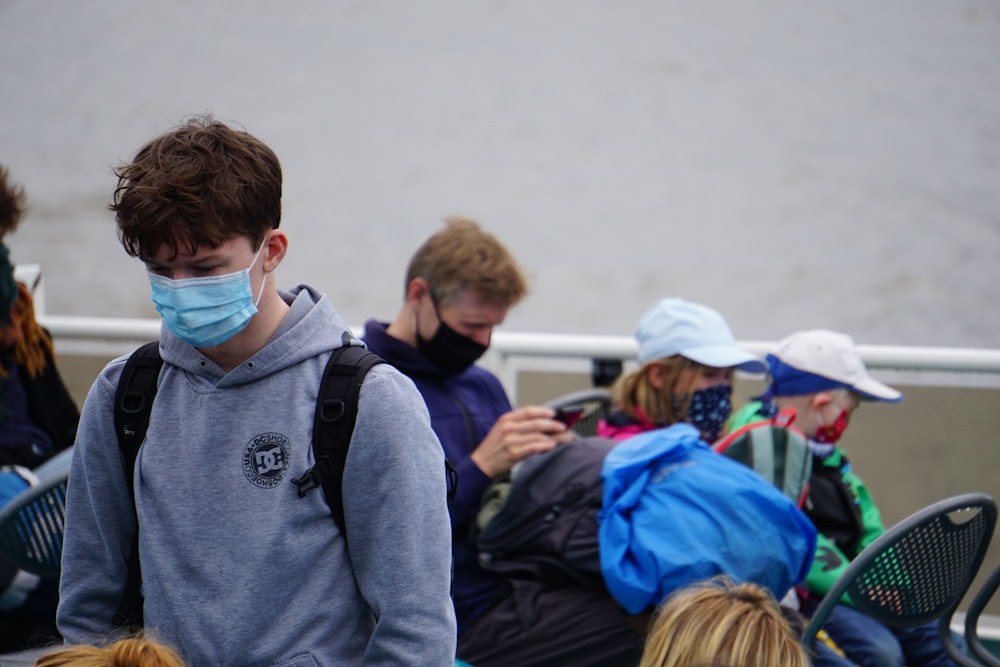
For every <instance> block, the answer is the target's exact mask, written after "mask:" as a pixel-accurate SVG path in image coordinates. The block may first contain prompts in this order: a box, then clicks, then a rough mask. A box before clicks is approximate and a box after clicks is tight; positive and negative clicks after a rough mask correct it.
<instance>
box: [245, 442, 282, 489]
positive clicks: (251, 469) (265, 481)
mask: <svg viewBox="0 0 1000 667" xmlns="http://www.w3.org/2000/svg"><path fill="white" fill-rule="evenodd" d="M286 472H288V438H286V437H285V436H283V435H281V434H280V433H261V434H260V435H258V436H256V437H254V438H253V439H252V440H251V441H250V442H248V443H247V446H246V449H244V450H243V474H245V475H246V476H247V479H249V480H250V481H251V482H252V483H253V484H256V485H257V486H259V487H260V488H262V489H271V488H274V487H276V486H278V485H279V484H281V480H282V479H284V477H285V473H286Z"/></svg>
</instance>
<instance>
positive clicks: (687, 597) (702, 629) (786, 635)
mask: <svg viewBox="0 0 1000 667" xmlns="http://www.w3.org/2000/svg"><path fill="white" fill-rule="evenodd" d="M704 664H724V665H732V666H733V667H809V660H808V658H807V657H806V653H805V651H804V650H803V648H802V645H801V644H800V643H799V639H798V637H797V636H796V635H795V632H794V631H793V630H792V626H791V625H790V624H789V623H788V621H787V620H786V619H785V617H784V615H783V614H782V613H781V608H780V607H779V606H778V602H777V600H775V599H774V596H772V595H771V593H770V592H769V591H768V590H767V589H765V588H761V587H760V586H757V585H756V584H735V583H733V582H732V581H731V580H729V579H727V578H725V577H717V578H714V579H711V580H709V581H707V582H702V583H699V584H693V585H691V586H688V587H685V588H682V589H680V590H678V591H677V592H675V593H674V594H673V595H671V596H670V597H669V598H667V600H666V601H665V602H664V603H663V604H662V606H660V608H659V609H658V610H657V612H656V614H655V616H654V617H653V621H652V624H651V626H650V630H649V633H648V635H647V637H646V644H645V648H644V650H643V654H642V661H641V662H640V663H639V665H640V667H692V666H694V665H704Z"/></svg>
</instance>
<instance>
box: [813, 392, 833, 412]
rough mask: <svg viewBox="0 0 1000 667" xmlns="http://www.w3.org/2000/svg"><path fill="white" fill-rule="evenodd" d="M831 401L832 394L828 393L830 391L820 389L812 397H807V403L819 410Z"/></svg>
mask: <svg viewBox="0 0 1000 667" xmlns="http://www.w3.org/2000/svg"><path fill="white" fill-rule="evenodd" d="M831 401H833V396H831V395H830V392H828V391H821V392H817V393H815V394H813V395H812V398H811V399H809V405H811V406H812V407H813V408H814V409H816V410H820V409H822V408H823V407H825V406H827V405H829V404H830V402H831Z"/></svg>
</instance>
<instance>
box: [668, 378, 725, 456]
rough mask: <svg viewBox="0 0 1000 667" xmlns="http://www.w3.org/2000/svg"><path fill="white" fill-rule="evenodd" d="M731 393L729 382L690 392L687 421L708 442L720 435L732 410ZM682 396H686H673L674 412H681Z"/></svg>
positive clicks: (710, 442)
mask: <svg viewBox="0 0 1000 667" xmlns="http://www.w3.org/2000/svg"><path fill="white" fill-rule="evenodd" d="M732 394H733V388H732V386H731V385H729V384H717V385H715V386H714V387H709V388H708V389H699V390H698V391H696V392H694V393H693V394H690V396H691V405H689V406H688V410H687V422H688V423H689V424H691V425H692V426H694V427H695V428H696V429H698V430H699V431H701V437H702V438H703V439H704V440H705V441H706V442H707V443H709V444H712V443H713V442H715V441H716V440H718V439H719V436H721V435H722V428H723V427H724V426H725V424H726V420H727V419H729V414H730V413H731V412H732V411H733V403H732ZM684 398H686V396H674V397H673V399H674V413H675V414H680V413H681V407H682V406H683V399H684Z"/></svg>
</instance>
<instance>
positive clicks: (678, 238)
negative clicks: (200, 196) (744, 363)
mask: <svg viewBox="0 0 1000 667" xmlns="http://www.w3.org/2000/svg"><path fill="white" fill-rule="evenodd" d="M202 112H212V113H213V114H214V115H215V116H216V117H217V118H219V119H220V120H224V121H231V122H236V123H239V124H241V125H243V126H244V127H245V128H246V129H248V130H249V131H250V132H252V133H254V134H256V135H257V136H259V137H261V138H262V139H263V140H265V141H266V142H268V143H269V144H270V145H271V146H272V147H273V148H274V149H275V150H276V152H277V153H278V155H279V157H280V158H281V160H282V164H283V168H284V172H285V190H284V219H283V223H282V226H283V227H284V228H285V229H286V230H287V232H288V234H289V236H290V249H289V255H288V258H287V260H286V261H285V263H284V264H283V265H282V266H281V268H280V269H279V271H278V282H279V284H281V285H284V286H287V285H291V284H294V283H296V282H300V281H305V282H309V283H312V284H314V285H316V286H318V287H320V288H321V289H323V290H324V291H327V292H329V293H330V295H331V297H332V298H333V301H334V304H335V305H336V307H337V308H338V310H340V311H341V313H342V314H343V315H344V317H345V318H346V319H347V320H348V321H349V322H351V323H360V322H362V321H363V320H364V319H366V318H368V317H370V316H377V317H379V318H383V319H389V318H391V317H392V316H393V315H394V314H395V312H396V309H397V308H398V306H399V303H400V301H401V298H402V289H403V285H402V283H403V271H404V266H405V264H406V261H407V260H408V258H409V256H410V255H411V253H412V252H413V250H414V249H415V248H416V247H417V246H418V245H419V244H420V243H421V242H422V241H423V240H424V239H425V238H426V237H427V236H428V235H429V234H431V233H433V232H434V231H436V230H437V229H438V228H439V227H440V224H441V223H440V220H441V219H442V218H443V217H445V216H447V215H450V214H464V215H468V216H471V217H474V218H476V219H478V220H480V221H481V222H482V223H483V224H484V226H485V227H487V228H488V229H490V230H491V231H493V232H495V233H496V234H497V235H498V236H499V237H500V238H501V239H502V240H503V241H505V242H506V243H507V244H508V245H509V246H510V247H511V249H512V250H513V251H514V253H515V254H516V256H517V257H518V258H519V259H520V260H521V262H522V263H523V264H524V266H525V268H526V269H527V270H528V272H529V274H530V276H531V279H532V293H531V295H530V296H529V297H528V299H527V300H526V301H525V302H524V303H523V304H521V305H520V306H518V307H517V308H515V309H514V310H513V311H511V313H510V316H509V317H508V320H507V323H506V325H505V327H504V329H505V330H508V331H530V332H554V333H586V334H624V335H628V334H630V333H631V332H632V329H633V327H634V325H635V322H636V321H637V320H638V318H639V316H640V315H641V314H642V312H643V311H644V310H645V308H646V307H647V306H649V305H650V304H651V303H652V302H653V301H655V300H656V299H658V298H660V297H662V296H668V295H674V296H683V297H686V298H689V299H693V300H697V301H702V302H704V303H707V304H710V305H712V306H714V307H716V308H718V309H719V310H720V311H721V312H722V313H723V314H724V315H725V316H726V318H727V319H728V321H729V323H730V325H731V326H732V328H733V330H734V332H735V334H736V335H737V337H739V338H742V339H747V340H773V339H777V338H780V337H781V336H783V335H785V334H787V333H789V332H791V331H792V330H795V329H799V328H805V327H814V326H823V327H830V328H835V329H840V330H843V331H846V332H849V333H851V334H852V335H853V336H854V337H855V339H856V340H857V341H858V342H862V343H872V344H913V345H942V346H972V347H990V348H996V347H1000V333H998V332H1000V307H998V306H1000V280H998V279H1000V3H998V2H997V1H996V0H947V1H946V0H879V1H878V2H870V1H869V0H839V1H836V2H802V1H801V0H759V1H755V2H750V1H736V0H732V1H727V0H701V1H697V2H695V1H693V0H692V1H689V2H682V1H680V0H623V1H621V2H611V1H599V0H489V1H480V2H474V1H471V0H424V1H421V2H406V1H404V0H394V1H390V0H369V1H365V2H360V1H357V2H347V1H344V0H330V1H322V2H321V1H305V0H303V1H290V2H263V1H260V0H214V1H211V0H209V1H205V2H195V1H193V0H191V1H189V0H173V1H167V0H147V1H144V2H131V1H128V2H126V1H124V0H87V1H86V2H78V1H76V0H0V163H2V164H5V165H7V166H8V167H9V168H10V169H11V170H12V174H13V177H14V179H15V180H17V181H18V182H20V183H23V184H24V185H25V187H26V190H27V192H28V196H29V202H30V206H31V209H30V212H29V215H28V216H27V218H26V219H25V220H24V222H23V223H22V226H21V228H20V229H19V230H18V231H17V232H16V233H15V234H14V235H12V236H10V237H8V238H7V243H8V245H9V246H10V247H11V249H12V256H13V258H14V260H15V261H17V262H21V263H40V264H41V265H42V267H43V271H44V276H45V283H46V299H47V310H48V312H49V313H50V314H54V315H83V316H112V317H154V316H155V312H154V311H153V310H152V308H151V306H150V304H149V301H148V295H149V286H148V283H147V281H146V279H145V274H144V273H143V271H142V267H141V265H140V264H139V263H138V262H137V261H136V260H133V259H130V258H128V257H127V256H126V255H125V254H124V252H123V251H122V249H121V247H120V246H119V245H118V242H117V240H116V237H115V230H114V222H113V219H112V217H111V215H110V214H109V213H108V212H107V211H106V208H105V207H106V205H107V203H108V201H109V200H110V197H111V193H112V190H113V188H114V184H115V179H114V177H113V175H112V172H111V170H112V168H113V167H114V166H115V165H116V164H118V163H119V162H120V161H122V160H127V159H128V158H129V157H131V155H133V154H134V152H135V151H136V149H138V148H139V147H140V146H141V145H142V144H143V143H144V142H145V141H147V140H148V139H150V138H152V137H153V136H154V135H156V134H158V133H159V132H162V131H164V130H166V129H168V128H170V127H171V126H173V125H175V124H176V123H177V122H179V121H180V120H181V119H182V118H184V117H185V116H186V115H188V114H191V113H202Z"/></svg>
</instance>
